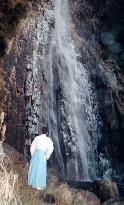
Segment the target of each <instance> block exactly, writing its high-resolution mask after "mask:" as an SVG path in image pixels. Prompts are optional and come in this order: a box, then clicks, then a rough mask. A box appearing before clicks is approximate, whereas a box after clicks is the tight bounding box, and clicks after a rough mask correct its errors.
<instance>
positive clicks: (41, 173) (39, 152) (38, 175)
mask: <svg viewBox="0 0 124 205" xmlns="http://www.w3.org/2000/svg"><path fill="white" fill-rule="evenodd" d="M47 134H48V131H47V128H43V129H42V134H41V135H39V136H36V137H35V139H34V140H33V142H32V144H31V147H30V152H31V156H32V159H31V163H30V167H29V173H28V184H29V185H30V186H32V187H35V188H37V189H42V188H46V172H47V170H46V160H48V159H49V157H50V155H51V154H52V152H53V149H54V147H53V142H52V140H51V139H50V138H49V137H47V136H46V135H47Z"/></svg>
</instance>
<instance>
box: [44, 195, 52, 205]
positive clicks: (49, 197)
mask: <svg viewBox="0 0 124 205" xmlns="http://www.w3.org/2000/svg"><path fill="white" fill-rule="evenodd" d="M43 201H44V202H45V203H51V204H52V203H55V198H54V196H53V195H51V194H47V193H45V194H44V195H43Z"/></svg>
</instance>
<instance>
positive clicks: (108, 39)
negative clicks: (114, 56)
mask: <svg viewBox="0 0 124 205" xmlns="http://www.w3.org/2000/svg"><path fill="white" fill-rule="evenodd" d="M100 38H101V41H102V43H103V44H104V45H111V44H113V43H114V36H113V34H112V33H111V32H102V33H101V36H100Z"/></svg>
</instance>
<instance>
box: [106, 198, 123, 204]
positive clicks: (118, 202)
mask: <svg viewBox="0 0 124 205" xmlns="http://www.w3.org/2000/svg"><path fill="white" fill-rule="evenodd" d="M123 204H124V198H117V199H109V200H107V201H106V202H104V203H103V205H123Z"/></svg>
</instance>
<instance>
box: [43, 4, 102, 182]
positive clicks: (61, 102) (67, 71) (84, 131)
mask: <svg viewBox="0 0 124 205" xmlns="http://www.w3.org/2000/svg"><path fill="white" fill-rule="evenodd" d="M70 25H72V24H71V18H70V15H69V5H68V1H67V0H56V1H55V29H53V32H52V36H51V43H50V48H49V55H48V65H47V69H48V72H49V79H48V84H49V100H48V118H49V119H48V121H49V129H50V134H51V136H52V137H53V140H54V143H55V156H54V157H55V159H56V160H57V161H56V164H58V167H59V170H60V172H61V173H62V175H63V176H64V177H65V178H67V179H77V180H89V179H94V178H96V176H97V162H96V161H97V154H96V152H97V143H98V139H99V135H100V134H99V131H98V130H99V126H98V113H97V110H98V109H97V100H96V97H95V94H94V91H93V89H92V85H91V83H90V79H89V76H88V73H87V70H86V69H85V67H84V66H83V65H82V64H81V63H80V62H79V61H78V60H77V59H78V57H79V56H80V54H79V53H78V52H76V51H75V42H74V40H73V38H72V31H71V28H70ZM91 138H92V140H91Z"/></svg>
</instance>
